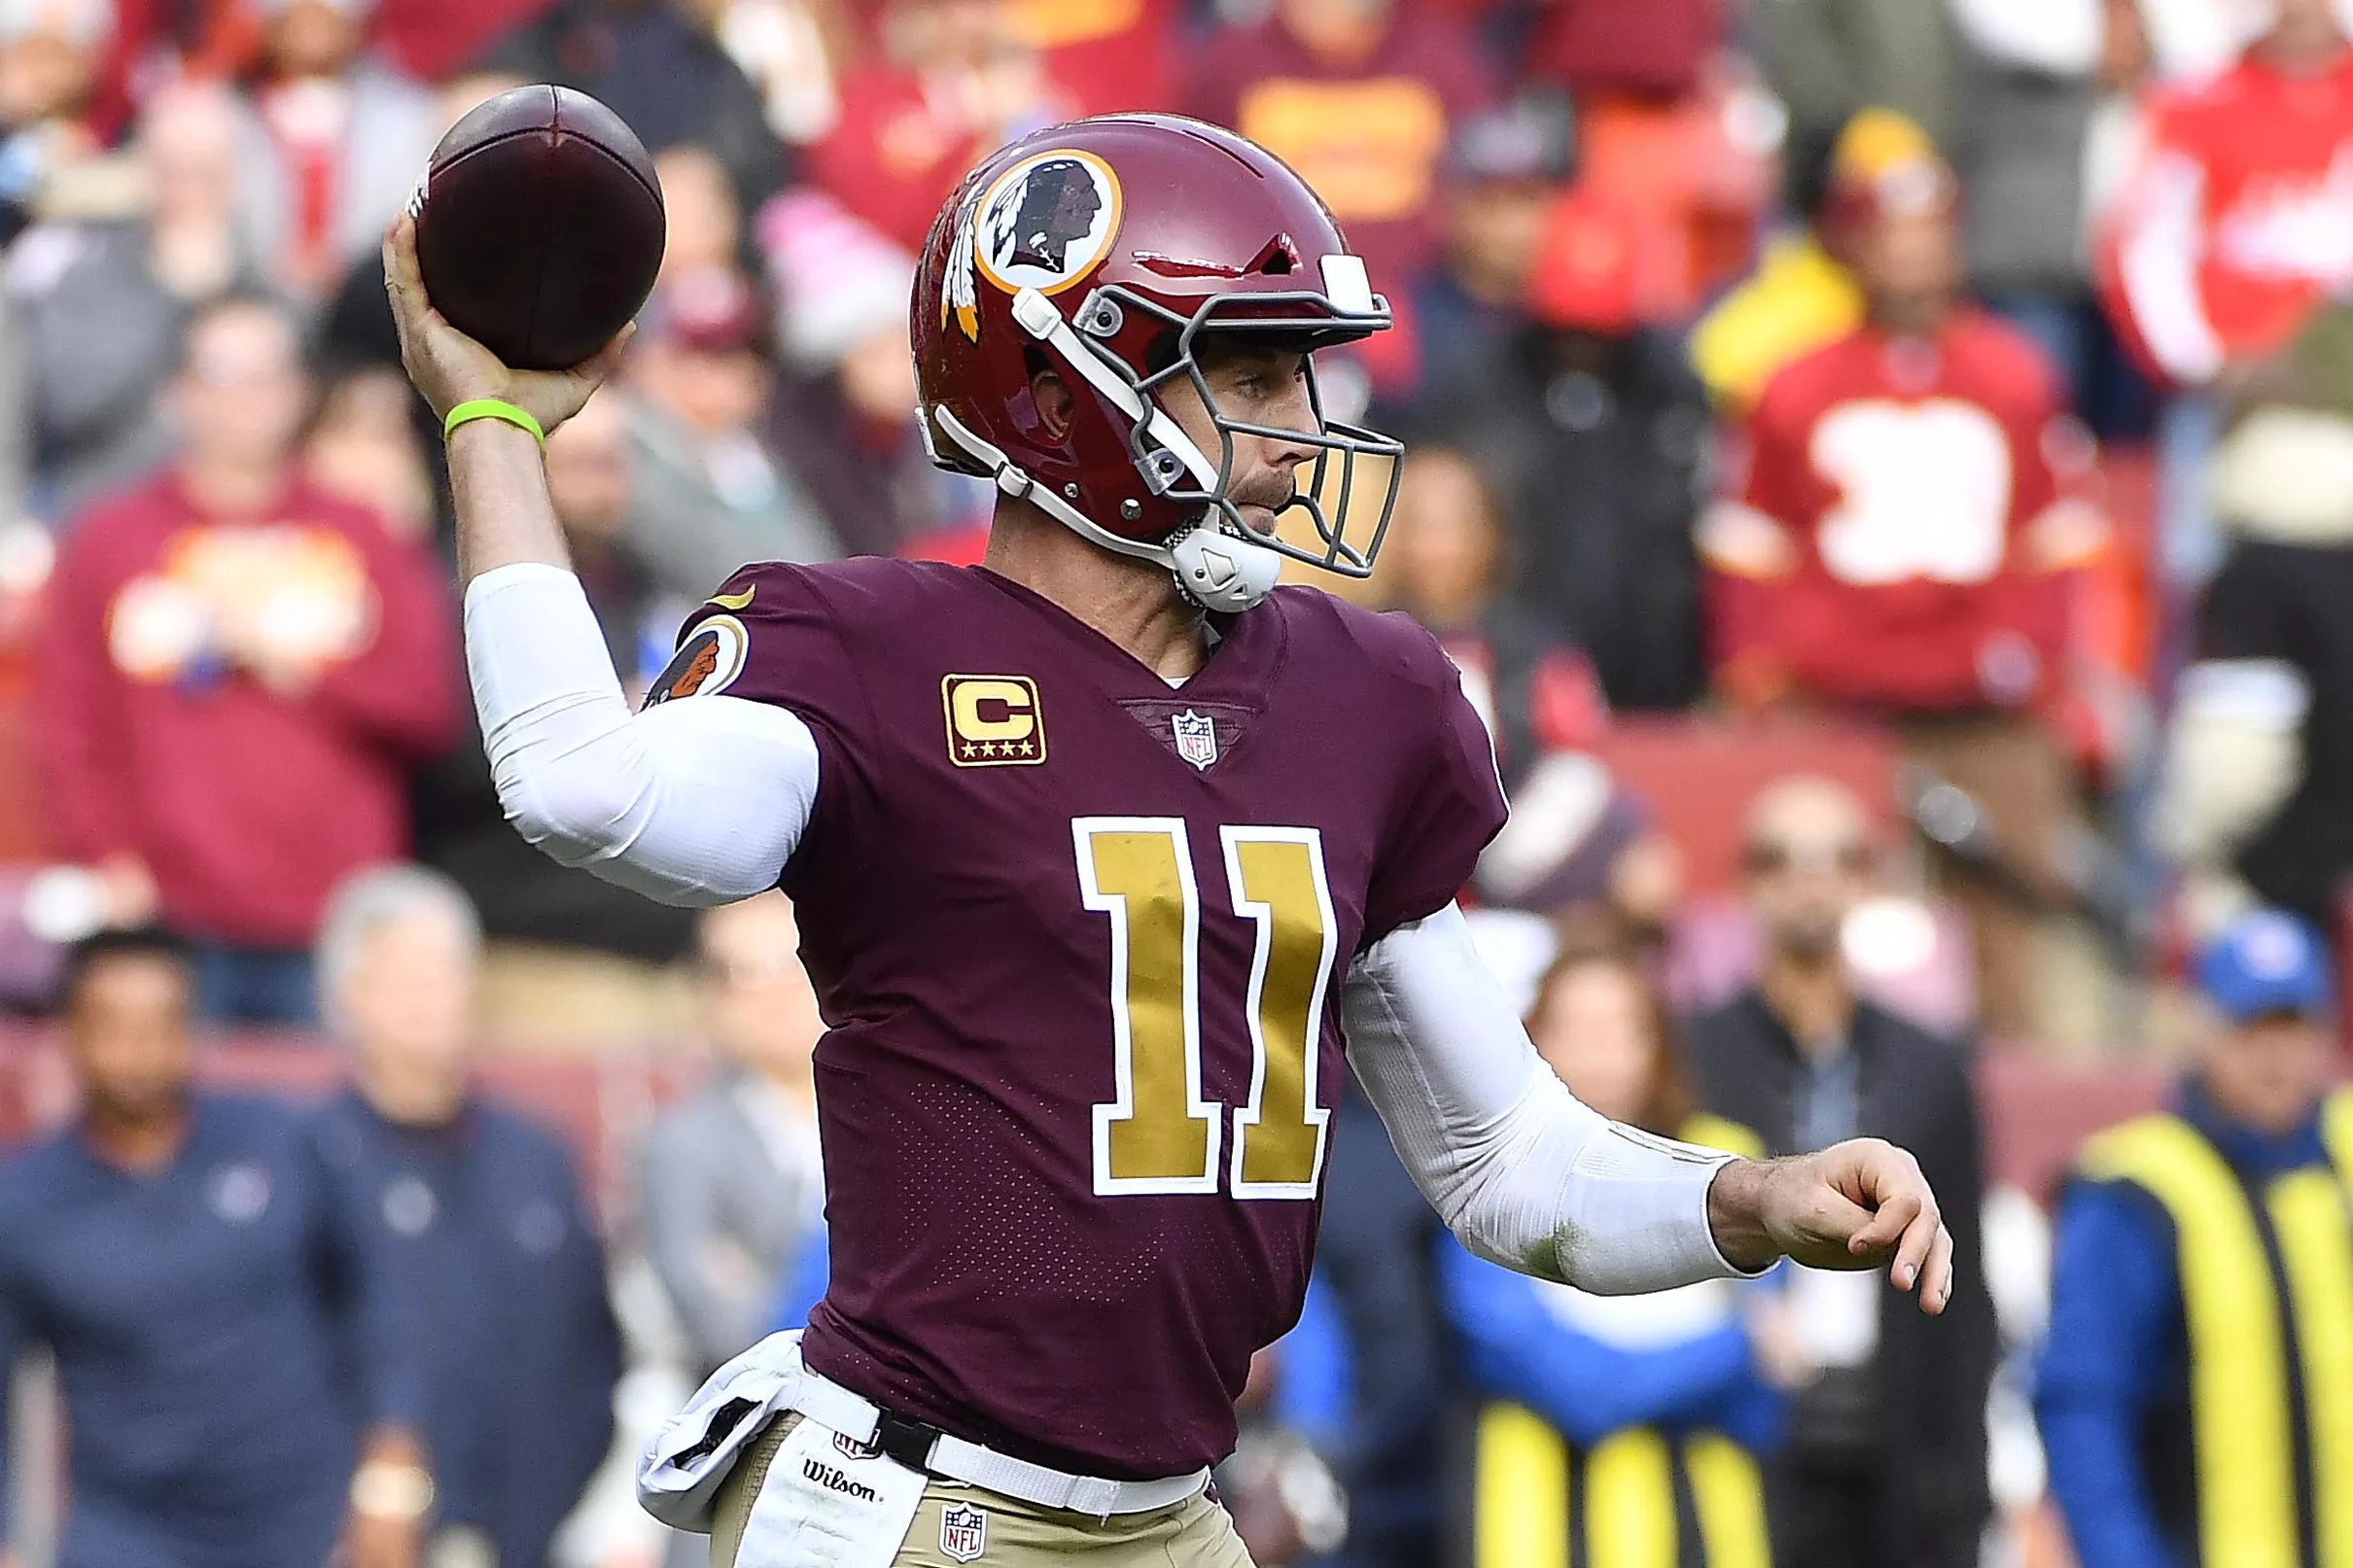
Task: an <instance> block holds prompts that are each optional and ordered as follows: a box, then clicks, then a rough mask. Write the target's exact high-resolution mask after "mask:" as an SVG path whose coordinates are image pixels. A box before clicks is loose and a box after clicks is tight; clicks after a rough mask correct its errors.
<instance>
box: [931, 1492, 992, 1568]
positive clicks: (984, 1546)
mask: <svg viewBox="0 0 2353 1568" xmlns="http://www.w3.org/2000/svg"><path fill="white" fill-rule="evenodd" d="M939 1550H940V1551H941V1552H942V1553H943V1554H945V1555H946V1556H947V1557H948V1558H949V1560H951V1561H953V1562H970V1561H972V1560H973V1559H975V1558H977V1557H978V1556H979V1555H980V1554H981V1553H982V1552H984V1551H988V1550H989V1516H988V1514H987V1513H986V1512H985V1511H984V1510H981V1509H977V1508H974V1507H972V1506H971V1505H970V1504H968V1503H950V1504H949V1505H948V1506H947V1507H946V1508H943V1509H941V1510H940V1511H939Z"/></svg>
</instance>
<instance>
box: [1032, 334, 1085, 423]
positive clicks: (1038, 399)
mask: <svg viewBox="0 0 2353 1568" xmlns="http://www.w3.org/2000/svg"><path fill="white" fill-rule="evenodd" d="M1023 358H1024V360H1025V362H1026V364H1027V366H1028V369H1029V372H1030V401H1031V402H1032V403H1033V404H1035V405H1036V409H1037V423H1038V426H1039V428H1040V429H1042V430H1043V431H1044V433H1045V435H1046V436H1047V437H1048V438H1049V439H1051V440H1056V441H1060V440H1065V439H1067V438H1069V436H1070V434H1071V414H1072V412H1073V411H1074V408H1075V400H1074V399H1073V398H1072V397H1071V384H1070V383H1069V382H1068V381H1066V380H1064V379H1063V375H1062V372H1061V371H1060V370H1058V369H1056V368H1055V367H1054V366H1053V365H1052V364H1051V363H1050V362H1049V361H1048V360H1047V359H1046V357H1045V356H1044V355H1043V354H1041V353H1039V352H1038V351H1037V350H1036V349H1030V350H1028V351H1026V353H1025V354H1024V356H1023Z"/></svg>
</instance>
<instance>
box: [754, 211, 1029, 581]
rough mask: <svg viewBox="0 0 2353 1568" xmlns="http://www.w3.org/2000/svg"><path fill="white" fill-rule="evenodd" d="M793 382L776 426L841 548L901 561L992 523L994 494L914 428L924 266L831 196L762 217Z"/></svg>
mask: <svg viewBox="0 0 2353 1568" xmlns="http://www.w3.org/2000/svg"><path fill="white" fill-rule="evenodd" d="M759 238H760V248H761V250H762V251H764V252H765V253H766V254H767V259H768V276H769V280H770V281H771V283H772V284H773V285H774V286H775V289H776V295H777V332H778V346H779V348H780V349H781V351H782V356H781V357H782V359H783V362H784V374H783V376H782V377H781V378H780V380H779V381H778V383H777V387H776V394H775V398H774V401H773V402H772V404H771V406H770V410H769V416H768V430H769V432H770V434H771V436H772V437H773V438H774V440H775V442H776V445H777V448H778V449H779V450H780V451H781V452H783V453H784V455H785V458H786V460H787V462H789V463H790V465H791V468H792V470H793V472H794V473H795V474H797V475H799V477H800V478H801V480H802V482H803V483H805V484H806V485H807V486H808V488H809V491H810V493H811V494H812V495H813V496H814V497H815V498H816V500H817V504H818V507H819V509H820V510H822V511H823V512H824V513H825V516H826V517H827V518H828V519H830V520H831V521H832V522H833V525H834V528H835V530H836V531H837V532H838V533H839V534H840V536H841V542H842V546H843V548H844V549H846V550H848V551H850V552H851V553H852V554H856V555H895V554H897V553H899V552H901V551H905V550H908V549H910V548H915V549H918V550H922V551H925V552H926V553H929V550H928V546H927V541H928V540H933V538H934V536H937V535H940V534H942V533H944V532H947V531H951V530H957V531H964V530H968V529H970V528H971V527H972V525H974V524H976V523H977V524H980V525H982V526H984V527H985V525H986V522H987V518H988V513H989V508H990V507H991V505H993V504H994V497H995V489H994V487H993V486H991V485H989V484H988V483H986V482H985V481H976V480H973V479H971V478H969V477H966V476H965V475H962V474H955V473H947V472H944V471H942V470H939V469H935V468H933V467H932V466H931V458H930V457H929V456H927V455H926V454H925V452H924V446H923V436H922V434H921V433H920V432H919V431H918V430H917V429H916V424H915V367H914V364H913V361H912V358H911V351H910V349H909V348H908V345H907V291H908V289H910V288H911V287H912V286H913V283H914V277H915V261H914V259H913V258H912V257H910V256H909V255H908V254H907V253H906V252H905V251H903V250H901V249H899V248H898V247H897V246H896V245H894V244H893V243H892V242H891V241H890V240H888V239H885V238H884V237H883V236H882V235H881V234H879V233H877V232H876V231H875V230H874V229H873V228H872V227H870V226H867V225H866V224H863V223H861V222H860V221H859V220H858V219H857V218H855V217H853V216H852V215H851V214H849V213H848V212H845V211H843V210H842V207H841V205H840V203H838V202H836V201H835V200H834V199H833V198H832V197H831V196H828V195H826V194H825V192H822V191H809V190H802V191H790V192H786V193H785V194H783V195H781V196H779V197H777V198H776V199H775V200H774V201H772V202H770V203H768V206H767V209H766V210H765V211H764V212H762V213H761V214H760V220H759Z"/></svg>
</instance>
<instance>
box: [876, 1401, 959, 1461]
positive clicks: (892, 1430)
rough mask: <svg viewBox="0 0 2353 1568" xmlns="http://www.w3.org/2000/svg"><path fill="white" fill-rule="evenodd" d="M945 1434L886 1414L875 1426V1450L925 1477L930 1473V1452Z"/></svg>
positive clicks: (906, 1418) (936, 1428) (921, 1424)
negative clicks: (877, 1449) (879, 1450)
mask: <svg viewBox="0 0 2353 1568" xmlns="http://www.w3.org/2000/svg"><path fill="white" fill-rule="evenodd" d="M945 1435H946V1434H944V1433H942V1432H941V1431H940V1430H939V1428H938V1427H935V1426H927V1425H926V1424H925V1423H923V1422H921V1421H917V1420H911V1419H909V1418H908V1417H906V1416H904V1415H900V1414H898V1413H896V1411H883V1412H882V1419H881V1420H879V1421H877V1422H876V1423H875V1426H874V1446H875V1447H877V1448H879V1449H881V1450H882V1451H883V1452H884V1453H886V1454H888V1455H890V1457H892V1458H893V1459H896V1460H897V1461H898V1462H899V1463H900V1464H902V1465H905V1466H906V1467H907V1468H908V1469H909V1470H913V1471H918V1472H921V1473H922V1474H924V1475H930V1474H931V1449H932V1448H933V1446H936V1445H937V1444H938V1442H939V1440H940V1439H941V1438H942V1437H943V1436H945Z"/></svg>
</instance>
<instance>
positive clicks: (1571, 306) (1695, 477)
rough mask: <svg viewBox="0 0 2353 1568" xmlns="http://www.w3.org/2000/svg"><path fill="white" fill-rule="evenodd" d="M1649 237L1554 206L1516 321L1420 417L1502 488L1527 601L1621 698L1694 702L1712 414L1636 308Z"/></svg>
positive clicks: (1598, 216)
mask: <svg viewBox="0 0 2353 1568" xmlns="http://www.w3.org/2000/svg"><path fill="white" fill-rule="evenodd" d="M1651 232H1652V231H1651V230H1647V229H1645V228H1644V227H1643V226H1641V225H1639V224H1638V223H1636V222H1635V221H1633V219H1631V218H1630V217H1628V216H1627V215H1626V214H1625V213H1624V212H1623V211H1622V210H1621V209H1620V208H1618V207H1617V206H1616V205H1615V204H1614V203H1611V202H1608V201H1604V200H1599V199H1597V198H1595V197H1593V196H1592V195H1590V194H1588V193H1586V192H1582V191H1578V192H1571V193H1569V194H1567V195H1565V196H1563V197H1561V198H1559V199H1558V200H1556V201H1555V202H1554V203H1553V204H1552V206H1551V208H1550V209H1549V210H1548V211H1547V213H1546V214H1545V217H1544V226H1543V228H1542V231H1541V233H1540V235H1539V242H1538V248H1537V251H1536V255H1535V259H1534V262H1533V265H1532V266H1531V267H1530V269H1529V273H1528V281H1527V295H1526V303H1525V307H1524V308H1525V310H1526V312H1527V316H1528V321H1527V324H1526V325H1525V326H1523V327H1522V328H1521V329H1520V331H1517V332H1515V333H1514V334H1513V335H1512V336H1511V337H1509V338H1508V339H1507V340H1506V341H1505V342H1504V343H1503V345H1502V348H1501V351H1500V353H1499V354H1498V355H1497V356H1496V357H1495V358H1494V359H1493V361H1491V362H1489V363H1488V364H1486V365H1484V366H1472V367H1470V373H1469V374H1468V375H1467V376H1465V377H1464V378H1462V379H1460V380H1458V381H1456V382H1453V383H1433V384H1432V385H1431V386H1430V387H1429V388H1428V389H1427V390H1426V392H1425V395H1424V397H1423V399H1422V405H1423V407H1424V408H1425V410H1426V413H1425V415H1424V418H1423V421H1422V423H1424V424H1425V425H1426V426H1430V427H1434V428H1436V429H1438V430H1442V431H1452V432H1458V433H1460V438H1462V439H1464V440H1466V441H1468V442H1469V443H1470V444H1471V446H1472V448H1473V449H1474V450H1476V451H1477V452H1478V453H1479V454H1480V456H1481V458H1482V459H1483V461H1484V462H1485V465H1486V467H1487V470H1488V472H1489V473H1490V474H1491V475H1492V476H1493V482H1494V484H1495V485H1496V487H1497V489H1498V490H1500V491H1501V492H1502V494H1503V495H1505V496H1506V497H1508V498H1509V501H1510V506H1511V510H1512V512H1513V514H1514V515H1515V517H1516V519H1517V522H1518V530H1519V531H1518V534H1517V537H1516V551H1515V553H1516V554H1517V556H1518V558H1519V573H1518V592H1519V598H1520V602H1521V603H1522V604H1524V605H1526V606H1527V607H1528V609H1529V610H1533V611H1534V612H1535V613H1536V614H1537V615H1538V616H1539V617H1540V618H1541V619H1542V620H1543V621H1544V622H1545V623H1546V624H1547V625H1549V626H1551V627H1552V628H1553V629H1554V630H1555V631H1556V632H1557V633H1560V634H1563V635H1566V636H1569V637H1573V638H1574V639H1575V640H1576V642H1577V645H1579V646H1580V647H1582V648H1583V649H1584V650H1585V652H1586V654H1587V655H1588V656H1589V657H1591V658H1592V660H1593V661H1594V665H1595V667H1596V669H1597V670H1598V672H1599V674H1600V679H1601V684H1602V686H1603V688H1604V689H1606V690H1607V691H1608V693H1609V697H1610V702H1611V703H1612V705H1613V706H1616V707H1619V708H1652V709H1656V708H1682V707H1687V706H1689V705H1690V704H1691V703H1692V702H1694V701H1696V700H1697V699H1698V697H1699V696H1700V694H1701V691H1702V688H1703V683H1704V682H1703V666H1702V661H1701V652H1700V614H1699V586H1698V575H1699V573H1698V567H1697V565H1696V563H1695V560H1694V557H1693V553H1692V541H1691V540H1692V522H1693V519H1694V518H1695V517H1696V516H1697V515H1698V514H1699V511H1700V507H1701V505H1702V503H1703V499H1704V496H1703V486H1704V483H1705V481H1704V478H1703V474H1704V472H1705V468H1706V462H1707V456H1708V436H1709V422H1708V415H1707V407H1706V400H1705V396H1704V394H1703V392H1702V391H1701V389H1700V384H1699V380H1698V378H1697V377H1695V376H1694V375H1693V374H1692V372H1691V370H1690V368H1689V367H1688V366H1686V365H1685V364H1684V362H1683V356H1682V353H1681V350H1680V348H1679V347H1678V345H1677V344H1676V343H1675V341H1674V340H1673V339H1672V338H1671V337H1669V336H1668V335H1667V334H1666V333H1663V332H1661V331H1657V330H1655V329H1651V328H1647V327H1644V326H1643V325H1642V324H1641V322H1640V321H1639V319H1638V316H1637V313H1636V300H1637V296H1638V280H1639V277H1640V275H1641V272H1642V270H1643V265H1644V260H1645V256H1646V252H1645V250H1644V239H1645V236H1646V235H1647V234H1649V233H1651Z"/></svg>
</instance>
